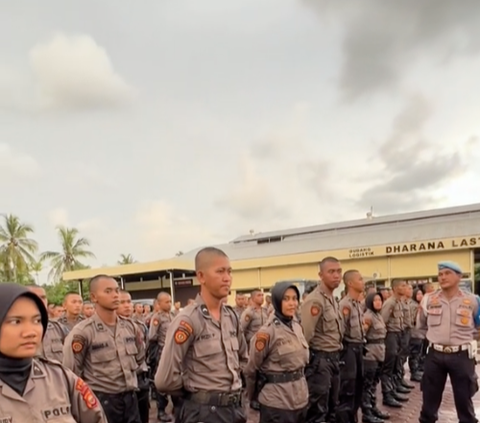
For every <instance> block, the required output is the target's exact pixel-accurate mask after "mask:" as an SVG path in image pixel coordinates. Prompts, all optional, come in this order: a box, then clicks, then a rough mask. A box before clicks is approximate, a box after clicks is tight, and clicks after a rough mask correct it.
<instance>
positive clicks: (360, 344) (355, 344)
mask: <svg viewBox="0 0 480 423" xmlns="http://www.w3.org/2000/svg"><path fill="white" fill-rule="evenodd" d="M343 345H344V346H346V347H363V346H364V345H365V342H360V341H343Z"/></svg>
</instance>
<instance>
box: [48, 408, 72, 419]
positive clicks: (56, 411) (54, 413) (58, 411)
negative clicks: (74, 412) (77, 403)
mask: <svg viewBox="0 0 480 423" xmlns="http://www.w3.org/2000/svg"><path fill="white" fill-rule="evenodd" d="M42 414H43V417H44V418H45V420H50V419H53V418H56V417H60V416H69V415H70V414H71V407H70V406H69V405H65V406H63V407H55V408H50V409H48V410H43V411H42Z"/></svg>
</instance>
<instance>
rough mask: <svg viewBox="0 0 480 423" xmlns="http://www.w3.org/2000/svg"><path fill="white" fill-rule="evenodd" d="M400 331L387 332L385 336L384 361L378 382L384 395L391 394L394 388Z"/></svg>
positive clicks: (399, 346)
mask: <svg viewBox="0 0 480 423" xmlns="http://www.w3.org/2000/svg"><path fill="white" fill-rule="evenodd" d="M401 335H402V334H401V333H400V332H388V333H387V336H386V338H385V361H384V362H383V366H382V374H381V376H380V382H381V383H382V393H383V396H384V397H388V396H391V395H392V394H393V392H394V391H395V388H396V380H395V375H396V370H397V369H398V367H397V366H398V359H399V353H400V348H401Z"/></svg>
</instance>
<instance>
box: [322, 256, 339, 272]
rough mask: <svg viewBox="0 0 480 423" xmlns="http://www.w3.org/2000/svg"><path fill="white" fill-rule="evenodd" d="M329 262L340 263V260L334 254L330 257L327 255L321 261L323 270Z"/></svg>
mask: <svg viewBox="0 0 480 423" xmlns="http://www.w3.org/2000/svg"><path fill="white" fill-rule="evenodd" d="M327 263H340V261H339V260H338V259H337V258H335V257H332V256H328V257H325V258H324V259H322V261H321V262H320V270H323V268H324V267H325V265H326V264H327Z"/></svg>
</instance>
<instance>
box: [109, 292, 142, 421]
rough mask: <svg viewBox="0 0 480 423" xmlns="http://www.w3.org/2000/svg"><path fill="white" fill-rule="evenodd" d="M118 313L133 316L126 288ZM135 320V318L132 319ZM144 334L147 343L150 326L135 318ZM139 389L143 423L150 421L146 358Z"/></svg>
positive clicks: (139, 377)
mask: <svg viewBox="0 0 480 423" xmlns="http://www.w3.org/2000/svg"><path fill="white" fill-rule="evenodd" d="M117 314H118V315H119V316H122V317H126V318H130V319H131V318H132V315H133V304H132V296H131V295H130V293H129V292H127V291H125V290H121V291H120V306H119V307H118V309H117ZM132 320H133V319H132ZM133 321H134V323H135V324H136V325H137V327H138V329H139V330H140V332H141V334H142V336H143V342H144V343H145V344H146V342H147V336H148V328H147V326H145V324H144V323H142V322H139V321H135V320H133ZM137 382H138V391H136V395H137V402H138V412H139V413H140V420H141V421H142V423H148V421H149V414H150V383H149V379H148V367H147V363H146V362H145V360H144V361H143V362H142V364H141V365H140V366H139V368H138V370H137Z"/></svg>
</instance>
